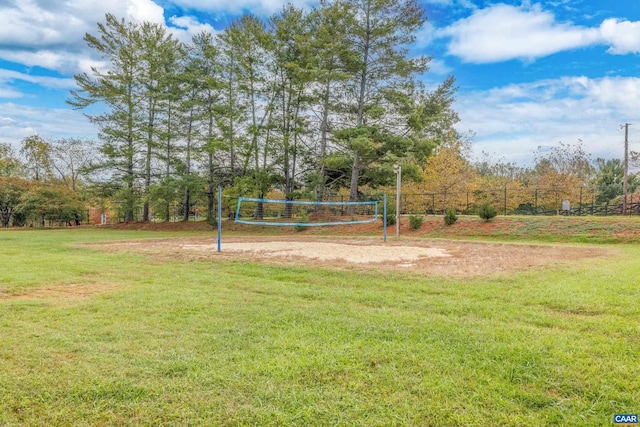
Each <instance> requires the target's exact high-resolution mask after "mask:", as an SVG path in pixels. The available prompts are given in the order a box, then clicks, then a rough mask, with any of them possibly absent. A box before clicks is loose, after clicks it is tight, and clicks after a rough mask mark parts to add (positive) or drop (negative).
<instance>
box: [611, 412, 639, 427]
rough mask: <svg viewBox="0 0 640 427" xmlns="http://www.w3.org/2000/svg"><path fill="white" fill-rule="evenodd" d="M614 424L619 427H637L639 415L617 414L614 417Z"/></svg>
mask: <svg viewBox="0 0 640 427" xmlns="http://www.w3.org/2000/svg"><path fill="white" fill-rule="evenodd" d="M613 424H615V425H617V426H636V425H638V414H615V415H614V416H613Z"/></svg>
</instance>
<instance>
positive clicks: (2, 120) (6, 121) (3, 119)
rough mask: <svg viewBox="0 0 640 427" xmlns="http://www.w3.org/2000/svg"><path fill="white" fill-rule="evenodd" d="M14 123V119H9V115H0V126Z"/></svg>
mask: <svg viewBox="0 0 640 427" xmlns="http://www.w3.org/2000/svg"><path fill="white" fill-rule="evenodd" d="M14 123H15V120H13V119H10V118H9V117H0V127H3V126H12V125H13V124H14Z"/></svg>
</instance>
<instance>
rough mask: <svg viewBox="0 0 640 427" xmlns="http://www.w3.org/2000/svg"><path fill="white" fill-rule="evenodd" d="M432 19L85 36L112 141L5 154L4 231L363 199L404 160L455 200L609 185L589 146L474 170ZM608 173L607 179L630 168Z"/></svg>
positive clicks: (385, 13)
mask: <svg viewBox="0 0 640 427" xmlns="http://www.w3.org/2000/svg"><path fill="white" fill-rule="evenodd" d="M425 20H426V15H425V11H424V9H423V7H422V6H421V5H420V4H419V3H418V2H417V1H416V0H342V1H338V0H336V1H329V0H323V1H321V2H320V3H319V5H318V6H317V7H316V8H314V9H312V10H310V11H305V10H302V9H298V8H296V7H294V6H291V5H287V6H285V7H283V9H282V10H281V11H280V12H279V13H277V14H275V15H273V16H272V17H271V18H269V19H266V20H261V19H259V18H257V17H255V16H253V15H251V14H245V15H243V16H241V17H239V18H238V19H237V20H235V21H234V22H232V23H231V24H230V25H229V26H228V27H227V28H226V29H225V30H224V31H222V32H220V33H216V34H211V33H207V32H202V33H200V34H198V35H196V36H195V37H193V39H192V41H191V42H190V43H186V44H185V43H181V42H179V41H178V40H176V39H175V38H173V37H172V35H171V34H170V33H169V32H168V30H167V29H166V28H165V27H164V26H162V25H159V24H154V23H148V22H142V23H138V22H127V21H125V20H123V19H120V18H118V17H116V16H114V15H111V14H107V15H106V16H105V20H104V22H101V23H99V24H98V26H97V30H96V32H95V33H94V34H86V36H85V38H84V39H85V41H86V43H87V45H88V46H89V47H90V48H91V49H92V50H93V51H95V52H96V53H98V54H99V55H100V56H101V57H102V58H103V60H104V63H105V64H106V66H105V67H104V68H99V67H94V68H92V70H91V71H90V72H87V73H81V74H78V75H76V76H75V80H76V83H77V88H76V89H75V90H72V91H71V92H70V94H69V98H68V100H67V102H68V103H69V104H70V105H71V106H72V107H73V108H76V109H78V110H80V111H83V112H84V113H85V115H86V116H87V118H88V119H89V120H90V121H91V122H93V123H94V124H95V125H96V126H97V128H98V130H99V133H98V140H97V141H81V140H77V139H60V140H55V141H49V140H45V139H43V138H41V137H39V136H37V135H34V136H31V137H28V138H25V140H23V141H22V146H21V148H20V153H19V155H18V154H16V153H14V152H13V151H12V148H11V146H9V145H8V144H0V180H2V182H0V200H1V201H0V215H1V216H0V219H2V224H3V225H4V226H7V225H8V224H9V221H10V220H12V221H13V223H14V224H18V225H19V224H24V223H25V221H27V219H28V218H30V221H31V222H34V221H36V219H37V221H41V222H44V221H47V220H48V221H54V222H59V223H65V222H66V223H69V222H72V221H76V222H77V221H78V220H79V218H82V217H83V216H86V209H85V207H86V206H89V205H91V206H97V207H98V208H99V209H100V210H104V209H107V207H110V208H111V209H112V210H115V211H117V214H118V216H120V217H121V218H123V219H124V220H126V221H132V220H134V218H135V215H134V213H135V212H137V210H138V209H140V210H141V211H142V218H141V219H142V220H143V221H148V220H150V219H152V218H151V214H152V212H153V214H154V215H155V217H154V218H153V219H158V218H159V219H163V220H168V219H169V217H170V209H171V208H172V207H175V206H179V211H180V214H181V216H182V218H183V219H185V220H186V219H188V218H189V215H190V214H191V213H192V209H193V206H194V205H199V206H203V205H204V206H206V212H207V213H206V215H207V217H208V218H209V219H213V218H214V216H215V211H214V203H215V194H214V193H215V189H216V188H217V187H218V186H219V185H223V186H224V187H225V192H226V194H228V195H232V196H233V195H235V196H240V195H243V196H253V197H264V196H266V195H268V194H269V193H270V192H277V194H279V195H281V197H282V198H285V199H288V200H293V199H301V198H304V199H311V200H320V201H321V200H326V199H327V198H328V197H330V196H331V195H334V194H337V193H340V194H343V195H345V196H346V197H347V198H348V200H350V201H355V200H356V199H357V198H358V197H362V195H363V194H370V193H373V192H383V191H390V190H391V189H392V188H393V184H394V182H395V172H394V169H393V166H394V165H396V164H398V165H401V166H402V170H403V179H404V180H405V181H406V186H407V187H406V190H407V191H414V190H415V191H416V192H418V191H421V192H425V191H431V192H436V191H437V192H439V193H444V194H445V195H446V194H453V193H456V192H460V191H463V190H464V191H467V192H469V191H473V188H479V187H482V186H484V187H485V188H486V187H487V186H489V187H490V186H505V185H507V183H509V185H511V186H514V185H515V186H523V187H526V186H532V185H556V186H565V187H566V186H570V185H574V184H575V185H578V183H582V184H586V183H587V182H592V181H593V179H596V178H595V175H594V170H595V169H594V162H592V161H591V160H590V159H589V158H588V156H587V155H586V154H585V153H584V150H583V149H582V147H581V146H578V147H576V146H571V145H565V144H560V146H559V147H557V149H556V150H555V151H551V153H543V152H542V151H540V152H539V153H538V154H537V155H536V156H537V157H536V159H535V162H536V164H535V167H534V168H532V169H527V168H520V167H518V166H516V165H513V164H509V163H505V162H496V161H490V160H488V159H485V160H481V161H477V162H474V161H472V160H471V158H470V153H469V136H468V135H463V134H460V133H459V132H457V131H456V130H455V128H454V125H455V124H456V123H457V122H458V115H457V114H456V112H455V111H454V110H453V107H452V105H453V102H454V98H455V92H456V87H455V81H454V78H453V77H449V78H447V79H445V80H444V81H443V82H441V83H440V84H439V85H437V87H427V86H426V85H425V84H424V83H423V80H422V79H423V76H424V74H425V73H426V72H427V71H428V66H429V60H430V58H428V57H425V56H420V55H414V54H413V53H412V52H411V50H410V49H411V45H412V43H413V42H414V41H415V34H416V32H417V30H418V29H420V27H421V26H422V25H423V24H424V22H425ZM576 150H577V151H576ZM603 162H604V161H603ZM605 163H606V162H605ZM600 166H601V167H600ZM600 166H599V167H600V171H601V172H602V174H603V175H602V177H601V179H605V178H604V174H605V172H604V171H605V169H606V168H607V167H608V168H614V169H615V167H616V165H613V164H609V163H607V164H606V165H605V164H604V163H603V164H602V165H600ZM605 166H606V167H605ZM617 170H618V169H616V172H615V173H616V174H617ZM607 173H608V172H607ZM616 177H617V175H616ZM611 179H617V178H611ZM545 180H546V181H545ZM55 200H58V201H57V202H56V201H55ZM444 203H445V204H446V203H450V202H449V201H448V200H447V198H446V196H445V200H444ZM63 206H65V207H66V208H65V209H64V210H61V207H63Z"/></svg>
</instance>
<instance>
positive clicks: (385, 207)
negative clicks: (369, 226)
mask: <svg viewBox="0 0 640 427" xmlns="http://www.w3.org/2000/svg"><path fill="white" fill-rule="evenodd" d="M382 203H383V204H384V206H383V207H382V210H383V212H384V214H383V215H382V224H383V225H382V228H383V229H384V241H385V242H386V241H387V195H386V194H385V195H384V197H383V202H382Z"/></svg>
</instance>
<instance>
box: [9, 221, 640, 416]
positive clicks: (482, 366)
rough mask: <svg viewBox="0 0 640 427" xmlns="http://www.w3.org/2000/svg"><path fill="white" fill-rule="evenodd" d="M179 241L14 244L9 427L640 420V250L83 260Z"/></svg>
mask: <svg viewBox="0 0 640 427" xmlns="http://www.w3.org/2000/svg"><path fill="white" fill-rule="evenodd" d="M167 235H169V236H176V235H177V234H176V233H164V234H162V233H157V232H149V231H145V232H142V231H125V230H97V229H77V230H49V231H22V230H21V231H0V340H1V341H0V425H2V426H14V425H15V426H18V425H20V426H22V425H42V426H52V425H60V426H66V425H70V426H71V425H73V426H81V425H207V426H208V425H260V426H262V425H300V426H303V425H304V426H307V425H345V426H346V425H348V426H351V425H362V426H375V425H385V426H386V425H419V426H467V425H471V426H503V425H506V426H525V425H526V426H536V425H541V426H542V425H563V426H564V425H566V426H581V425H584V426H599V425H602V426H609V425H612V424H613V414H614V413H638V412H640V380H639V378H640V283H639V282H640V263H639V262H638V259H639V258H640V245H638V244H634V243H632V244H627V245H620V246H619V247H618V252H619V254H620V255H619V256H618V257H617V258H615V259H598V260H596V261H594V260H589V261H584V262H580V263H575V264H573V265H571V266H570V267H567V266H564V267H553V268H551V267H549V268H546V269H544V270H543V271H540V270H537V271H529V272H522V273H518V274H515V275H513V276H511V277H504V276H503V277H492V278H473V279H471V280H467V281H461V280H454V279H450V278H445V277H426V276H424V275H423V276H422V277H420V276H417V275H415V274H411V273H410V272H407V273H403V272H391V273H388V274H385V273H381V272H380V271H371V272H370V273H362V272H355V271H354V272H349V271H338V270H331V269H319V268H317V267H313V268H311V267H304V266H300V267H282V266H270V265H265V264H259V263H250V262H246V261H240V260H214V261H208V262H187V261H184V262H177V261H174V262H166V261H160V260H156V259H152V258H146V257H145V256H143V255H140V254H136V253H127V252H122V253H108V252H105V251H101V250H98V249H95V248H88V247H85V246H81V245H78V243H82V242H99V241H109V240H124V239H146V238H154V237H166V236H167ZM180 235H181V236H182V235H184V234H180ZM300 238H301V239H303V238H304V235H300Z"/></svg>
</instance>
